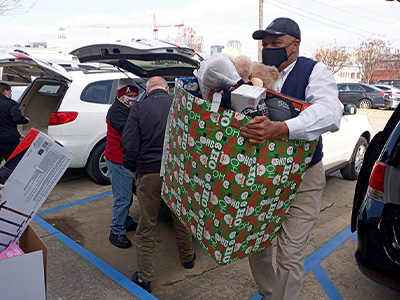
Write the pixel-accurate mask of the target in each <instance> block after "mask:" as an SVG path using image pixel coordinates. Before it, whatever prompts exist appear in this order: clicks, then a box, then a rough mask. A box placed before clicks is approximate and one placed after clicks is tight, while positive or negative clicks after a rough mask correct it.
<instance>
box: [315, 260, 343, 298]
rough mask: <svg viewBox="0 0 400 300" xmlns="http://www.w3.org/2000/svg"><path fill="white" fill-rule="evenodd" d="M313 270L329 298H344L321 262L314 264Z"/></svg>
mask: <svg viewBox="0 0 400 300" xmlns="http://www.w3.org/2000/svg"><path fill="white" fill-rule="evenodd" d="M312 271H313V273H314V276H315V278H317V280H318V282H319V284H320V285H321V287H322V288H323V290H324V291H325V293H326V295H327V296H328V298H329V299H335V300H342V299H343V298H342V296H341V295H340V293H339V292H338V290H337V289H336V287H335V285H334V284H333V283H332V281H331V280H330V278H329V276H328V274H326V272H325V270H324V269H323V268H322V267H321V266H320V265H319V264H318V265H316V266H314V267H313V269H312Z"/></svg>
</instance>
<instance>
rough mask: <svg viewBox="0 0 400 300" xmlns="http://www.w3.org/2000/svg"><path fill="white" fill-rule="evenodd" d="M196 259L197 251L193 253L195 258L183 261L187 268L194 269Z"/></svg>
mask: <svg viewBox="0 0 400 300" xmlns="http://www.w3.org/2000/svg"><path fill="white" fill-rule="evenodd" d="M195 260H196V253H193V258H192V260H191V261H188V262H185V263H183V267H184V268H185V269H192V268H193V267H194V261H195Z"/></svg>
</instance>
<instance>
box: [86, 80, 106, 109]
mask: <svg viewBox="0 0 400 300" xmlns="http://www.w3.org/2000/svg"><path fill="white" fill-rule="evenodd" d="M112 85H113V81H112V80H104V81H97V82H92V83H90V84H88V85H87V86H86V87H85V89H84V90H83V91H82V93H81V100H82V101H85V102H91V103H100V104H108V103H110V95H111V90H112Z"/></svg>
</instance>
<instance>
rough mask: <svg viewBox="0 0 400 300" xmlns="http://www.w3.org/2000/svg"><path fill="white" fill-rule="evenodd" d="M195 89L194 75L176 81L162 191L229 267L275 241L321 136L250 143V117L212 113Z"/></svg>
mask: <svg viewBox="0 0 400 300" xmlns="http://www.w3.org/2000/svg"><path fill="white" fill-rule="evenodd" d="M184 87H186V88H187V87H189V89H188V90H186V89H185V88H184ZM197 92H198V89H197V86H196V82H195V80H193V79H177V80H176V81H175V98H174V101H173V104H172V107H171V111H170V116H169V122H168V125H167V130H166V136H165V147H164V157H163V163H162V174H163V175H164V181H163V187H162V192H161V194H162V198H163V200H164V201H165V202H166V203H167V205H168V206H169V207H170V209H171V210H172V211H173V212H174V213H175V215H176V216H177V217H178V218H179V219H180V221H181V222H182V223H183V224H184V225H185V226H186V227H187V228H188V229H189V230H190V232H191V233H192V235H193V236H194V237H195V238H196V239H197V241H198V242H199V243H200V245H201V246H202V247H203V248H204V249H205V250H206V251H207V252H208V254H209V255H210V256H211V257H212V258H214V259H215V260H216V261H217V262H218V263H219V264H220V265H226V264H229V263H232V262H234V261H236V260H238V259H239V258H243V257H246V256H248V255H250V254H252V253H255V252H258V251H260V250H262V249H264V248H266V247H269V246H271V242H272V240H273V238H274V237H275V235H276V232H277V231H278V230H279V228H280V225H281V223H282V219H283V218H284V216H285V214H286V212H287V211H288V209H289V206H290V201H291V199H293V197H294V196H295V194H296V191H297V189H298V187H299V185H300V183H301V180H302V175H303V174H304V172H305V170H306V169H307V167H308V164H309V163H310V161H311V158H312V156H313V153H314V150H315V147H316V145H317V141H305V140H286V139H279V140H270V141H267V142H266V143H265V144H263V145H261V146H256V145H253V144H250V143H248V142H247V141H246V140H245V139H244V138H243V137H242V136H241V135H240V127H241V126H243V125H244V124H245V123H247V122H249V121H250V119H251V118H249V117H247V116H245V115H242V114H240V113H237V112H234V111H232V110H222V109H220V110H219V111H218V113H212V112H210V108H211V103H210V102H208V101H205V100H203V99H201V98H199V97H197V96H195V95H196V93H197Z"/></svg>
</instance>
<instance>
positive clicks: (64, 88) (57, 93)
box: [0, 40, 202, 184]
mask: <svg viewBox="0 0 400 300" xmlns="http://www.w3.org/2000/svg"><path fill="white" fill-rule="evenodd" d="M82 49H83V48H82ZM104 49H106V50H104ZM78 50H79V49H78ZM107 51H109V54H110V55H111V56H113V55H114V54H119V55H124V59H123V60H121V59H117V60H110V61H108V62H107V63H110V64H113V65H116V67H112V66H110V65H108V67H106V68H104V67H103V68H101V69H96V68H94V69H93V68H90V69H84V68H72V69H71V71H68V72H67V71H66V70H65V69H64V68H61V67H60V66H58V65H56V64H52V65H50V64H48V63H45V62H43V61H40V60H37V59H34V58H32V57H29V56H27V55H25V54H21V53H6V52H0V67H3V73H5V74H7V73H9V74H13V75H19V76H21V77H23V78H24V79H23V81H25V82H26V81H31V84H30V85H29V86H28V88H27V89H26V90H25V91H24V92H23V94H22V95H21V98H20V100H19V102H20V109H21V111H22V113H23V114H24V116H26V117H29V119H30V122H29V123H28V124H25V125H20V127H19V131H20V132H21V133H22V134H24V133H26V132H27V131H28V130H29V129H30V128H31V127H34V128H36V129H38V130H40V131H42V132H44V133H47V134H48V135H49V136H51V137H52V138H54V139H55V140H57V141H58V142H60V143H61V144H62V145H64V146H65V147H66V148H68V149H69V150H71V151H72V152H73V153H75V158H74V159H73V161H72V163H71V165H70V168H86V171H87V173H88V175H89V176H90V178H91V179H92V180H93V181H95V182H97V183H100V184H109V182H110V181H109V175H108V169H107V165H106V162H105V160H104V155H103V152H104V149H105V145H106V133H107V126H106V122H105V118H106V115H107V111H108V109H109V107H110V106H111V104H112V103H113V101H114V100H115V97H116V95H117V86H118V82H119V80H121V79H124V83H126V80H127V78H130V79H131V80H132V81H133V83H134V84H136V85H137V86H139V90H140V93H141V97H142V98H143V97H144V95H145V93H144V89H145V82H146V78H148V77H151V76H154V75H161V76H163V77H165V78H166V79H167V80H171V81H173V80H174V79H175V77H182V76H193V70H194V69H196V68H197V67H198V66H199V64H200V61H201V59H202V58H201V57H200V56H198V55H197V54H196V53H195V52H194V51H193V50H192V49H189V48H186V47H180V46H176V45H171V44H169V43H164V42H160V41H140V40H138V41H135V42H133V43H129V44H118V45H117V44H115V45H102V47H101V49H100V56H101V55H106V54H108V53H106V52H107ZM80 53H82V50H80ZM92 53H93V52H92ZM127 58H130V59H129V60H126V59H127ZM119 65H123V67H124V69H125V70H124V69H120V68H119ZM127 69H129V70H130V71H131V72H128V71H126V70H127Z"/></svg>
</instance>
